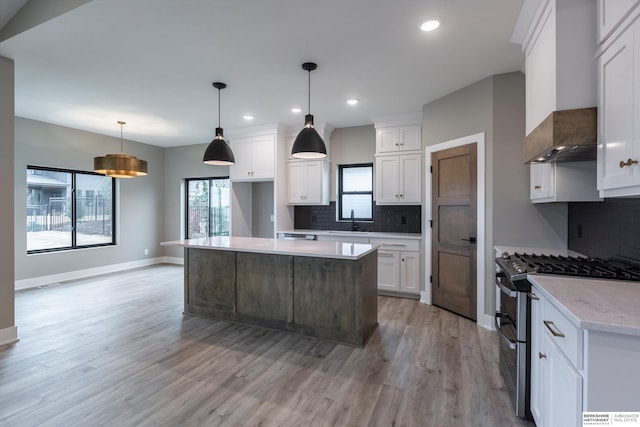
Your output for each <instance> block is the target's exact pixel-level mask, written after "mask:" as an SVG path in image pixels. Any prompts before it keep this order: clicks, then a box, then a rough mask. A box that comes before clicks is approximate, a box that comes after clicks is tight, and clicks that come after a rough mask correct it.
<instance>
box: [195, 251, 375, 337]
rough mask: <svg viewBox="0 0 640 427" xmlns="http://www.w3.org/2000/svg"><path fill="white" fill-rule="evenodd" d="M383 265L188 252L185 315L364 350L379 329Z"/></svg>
mask: <svg viewBox="0 0 640 427" xmlns="http://www.w3.org/2000/svg"><path fill="white" fill-rule="evenodd" d="M377 259H378V256H377V251H375V250H374V251H372V252H370V253H368V254H366V255H364V256H362V257H360V258H358V259H340V258H322V257H310V256H295V255H289V254H287V255H281V254H265V253H253V252H240V251H230V250H215V249H194V248H185V249H184V291H185V294H184V301H185V307H184V311H185V313H187V314H195V315H201V316H207V317H212V318H215V319H221V320H230V321H233V322H240V323H245V324H249V325H254V326H261V327H266V328H270V329H277V330H281V331H286V332H293V333H296V334H302V335H306V336H310V337H316V338H321V339H325V340H328V341H333V342H337V343H342V344H349V345H355V346H364V345H365V343H366V341H367V339H368V338H369V336H370V335H371V334H372V333H373V331H374V330H375V328H376V327H377V325H378V321H377V282H378V280H377V271H378V264H377V263H378V261H377Z"/></svg>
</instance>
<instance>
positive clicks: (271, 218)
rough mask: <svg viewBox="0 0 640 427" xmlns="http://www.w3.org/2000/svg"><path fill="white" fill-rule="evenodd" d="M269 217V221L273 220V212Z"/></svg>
mask: <svg viewBox="0 0 640 427" xmlns="http://www.w3.org/2000/svg"><path fill="white" fill-rule="evenodd" d="M269 219H270V220H271V222H273V214H271V216H270V217H269Z"/></svg>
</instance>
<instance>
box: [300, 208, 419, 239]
mask: <svg viewBox="0 0 640 427" xmlns="http://www.w3.org/2000/svg"><path fill="white" fill-rule="evenodd" d="M356 224H358V227H359V229H360V230H363V231H378V232H393V233H421V232H422V207H421V206H419V205H405V206H388V205H382V206H378V205H376V204H375V203H374V206H373V222H360V221H356ZM294 227H295V228H303V229H309V230H340V231H342V230H351V222H350V221H336V202H331V204H330V205H329V206H296V207H295V208H294Z"/></svg>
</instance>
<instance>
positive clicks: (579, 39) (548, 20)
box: [519, 0, 597, 135]
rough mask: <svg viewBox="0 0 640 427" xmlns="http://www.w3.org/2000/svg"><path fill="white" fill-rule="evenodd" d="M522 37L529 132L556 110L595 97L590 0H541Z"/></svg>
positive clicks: (593, 10)
mask: <svg viewBox="0 0 640 427" xmlns="http://www.w3.org/2000/svg"><path fill="white" fill-rule="evenodd" d="M520 20H530V23H529V26H528V30H527V31H526V33H525V35H524V39H523V40H522V46H523V50H524V52H525V73H526V83H525V92H526V98H525V99H526V101H525V102H526V117H525V119H526V120H525V121H526V124H525V128H526V129H525V130H526V135H529V133H531V131H532V130H533V129H535V128H536V126H538V125H539V124H540V123H541V122H542V121H543V120H544V119H545V118H546V117H547V116H548V115H549V114H551V113H552V112H553V111H557V110H571V109H576V108H586V107H593V106H595V105H596V102H597V95H596V66H595V63H594V61H593V53H594V51H595V49H596V27H595V25H594V24H593V23H594V22H595V20H596V4H595V0H543V1H541V2H540V4H539V6H538V8H537V9H536V11H535V13H534V15H533V16H532V17H530V16H529V17H524V16H523V14H521V16H520V18H519V21H520Z"/></svg>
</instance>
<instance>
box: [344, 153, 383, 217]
mask: <svg viewBox="0 0 640 427" xmlns="http://www.w3.org/2000/svg"><path fill="white" fill-rule="evenodd" d="M362 167H369V168H370V169H371V191H343V189H342V187H343V183H344V177H343V171H344V169H350V168H362ZM373 173H374V171H373V163H350V164H345V165H338V185H337V187H338V198H337V203H336V205H337V206H336V210H337V217H338V221H350V220H351V217H346V218H345V217H343V216H342V204H343V201H342V196H343V195H344V194H347V195H352V194H356V195H366V194H368V195H370V196H371V218H360V217H357V218H354V221H360V222H362V221H373V208H374V205H373V185H374V179H373Z"/></svg>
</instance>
